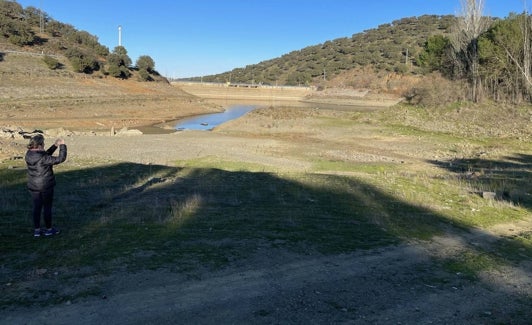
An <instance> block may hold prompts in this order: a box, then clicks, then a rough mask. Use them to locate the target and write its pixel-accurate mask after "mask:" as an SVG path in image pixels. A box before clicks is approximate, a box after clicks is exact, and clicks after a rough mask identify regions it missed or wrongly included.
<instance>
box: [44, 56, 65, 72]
mask: <svg viewBox="0 0 532 325" xmlns="http://www.w3.org/2000/svg"><path fill="white" fill-rule="evenodd" d="M43 61H44V63H46V66H47V67H48V68H49V69H50V70H56V69H59V68H60V67H61V63H59V61H57V60H56V59H54V58H53V57H51V56H48V55H45V56H44V58H43Z"/></svg>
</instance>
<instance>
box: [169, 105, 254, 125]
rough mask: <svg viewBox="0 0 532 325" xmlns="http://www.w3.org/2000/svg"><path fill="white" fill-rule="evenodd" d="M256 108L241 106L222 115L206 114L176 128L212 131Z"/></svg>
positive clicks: (180, 122) (188, 120)
mask: <svg viewBox="0 0 532 325" xmlns="http://www.w3.org/2000/svg"><path fill="white" fill-rule="evenodd" d="M255 108H256V106H248V105H240V106H232V107H229V108H228V109H226V110H225V111H224V112H222V113H213V114H205V115H200V116H195V117H191V118H187V119H183V120H181V121H179V123H178V124H177V125H176V126H175V129H176V130H212V129H213V128H214V127H216V126H218V125H220V124H222V123H225V122H227V121H230V120H233V119H235V118H239V117H241V116H242V115H244V114H246V113H247V112H249V111H252V110H254V109H255Z"/></svg>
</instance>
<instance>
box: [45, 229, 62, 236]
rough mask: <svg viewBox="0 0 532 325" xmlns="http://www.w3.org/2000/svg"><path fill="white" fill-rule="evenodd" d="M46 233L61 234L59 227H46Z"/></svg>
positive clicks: (47, 234)
mask: <svg viewBox="0 0 532 325" xmlns="http://www.w3.org/2000/svg"><path fill="white" fill-rule="evenodd" d="M44 235H45V236H53V235H59V229H56V228H50V229H46V231H45V232H44Z"/></svg>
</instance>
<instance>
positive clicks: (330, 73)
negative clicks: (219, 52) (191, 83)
mask: <svg viewBox="0 0 532 325" xmlns="http://www.w3.org/2000/svg"><path fill="white" fill-rule="evenodd" d="M455 23H456V17H455V16H435V15H425V16H421V17H410V18H403V19H400V20H397V21H393V22H391V23H389V24H383V25H380V26H378V27H377V28H374V29H370V30H366V31H364V32H362V33H358V34H354V35H352V37H345V38H338V39H335V40H331V41H327V42H325V43H323V44H318V45H314V46H309V47H306V48H304V49H301V50H299V51H293V52H290V53H288V54H285V55H283V56H281V57H279V58H275V59H272V60H267V61H263V62H260V63H258V64H254V65H249V66H246V67H244V68H237V69H234V70H232V71H228V72H225V73H222V74H217V75H211V76H204V77H203V81H213V82H228V81H230V82H235V83H263V84H287V85H308V84H315V83H322V82H323V81H327V80H331V79H334V78H335V77H337V76H339V75H342V74H344V73H346V72H348V71H351V70H360V69H365V68H366V67H368V66H371V67H374V68H375V69H376V70H377V71H385V72H397V73H406V72H413V73H416V72H418V71H419V68H418V67H417V66H416V65H415V59H416V57H417V56H418V55H419V54H420V53H421V52H422V51H423V47H424V44H425V43H426V41H427V39H428V38H429V37H430V36H433V35H448V34H449V33H450V29H451V26H452V25H453V24H455ZM193 80H199V78H193Z"/></svg>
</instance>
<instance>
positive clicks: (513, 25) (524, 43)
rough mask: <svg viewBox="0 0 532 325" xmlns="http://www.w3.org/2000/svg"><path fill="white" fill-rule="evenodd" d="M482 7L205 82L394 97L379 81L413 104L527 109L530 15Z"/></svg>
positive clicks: (409, 21) (387, 27) (531, 69)
mask: <svg viewBox="0 0 532 325" xmlns="http://www.w3.org/2000/svg"><path fill="white" fill-rule="evenodd" d="M480 5H481V3H479V2H477V1H467V2H465V8H462V10H463V13H462V14H460V15H459V16H435V15H426V16H421V17H411V18H403V19H400V20H397V21H393V22H391V23H389V24H383V25H380V26H378V27H377V28H375V29H371V30H366V31H364V32H362V33H358V34H355V35H353V36H352V37H346V38H339V39H335V40H331V41H327V42H325V43H323V44H319V45H315V46H309V47H306V48H304V49H301V50H299V51H293V52H291V53H288V54H286V55H283V56H281V57H279V58H275V59H272V60H267V61H263V62H260V63H258V64H254V65H249V66H246V67H243V68H237V69H234V70H232V71H229V72H225V73H222V74H217V75H211V76H203V77H201V80H202V81H205V82H230V83H246V84H269V85H293V86H296V85H306V86H317V87H318V88H326V87H337V86H339V84H341V86H342V87H352V88H366V89H367V88H372V87H374V88H378V89H376V90H378V91H390V90H393V89H390V88H393V87H390V86H389V85H383V84H382V83H383V82H382V81H383V80H385V79H390V78H392V79H393V78H396V79H401V80H402V81H404V84H405V85H407V87H402V88H400V91H401V93H400V94H398V95H401V96H403V97H405V98H407V99H408V100H409V101H410V102H412V103H414V104H422V105H429V106H431V105H435V104H437V103H439V104H442V103H443V104H446V103H452V102H459V101H463V100H469V101H472V102H481V101H483V100H487V99H489V100H493V101H497V102H508V103H514V104H519V103H530V102H531V101H532V77H531V76H532V63H531V62H532V58H531V56H532V18H531V16H530V15H529V14H527V13H526V12H524V13H522V14H515V13H514V14H510V15H509V16H508V17H506V18H504V19H496V18H492V17H483V16H482V10H483V8H482V7H480ZM370 76H373V81H368V79H369V78H370ZM377 79H378V80H380V82H375V80H377ZM192 80H196V81H199V80H200V78H192ZM339 80H340V81H341V83H339V82H338V81H339ZM406 80H410V82H407V81H406ZM411 80H417V82H411Z"/></svg>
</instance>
